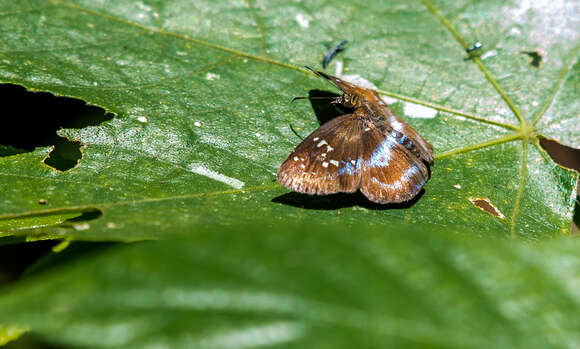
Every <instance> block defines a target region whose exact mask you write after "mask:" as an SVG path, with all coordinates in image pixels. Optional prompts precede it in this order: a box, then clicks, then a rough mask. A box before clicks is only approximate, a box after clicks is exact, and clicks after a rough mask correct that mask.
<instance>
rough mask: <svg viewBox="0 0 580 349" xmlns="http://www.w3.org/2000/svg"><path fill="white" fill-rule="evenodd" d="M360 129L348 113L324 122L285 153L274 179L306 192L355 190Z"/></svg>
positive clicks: (326, 192)
mask: <svg viewBox="0 0 580 349" xmlns="http://www.w3.org/2000/svg"><path fill="white" fill-rule="evenodd" d="M361 132H362V122H361V120H360V119H358V118H354V117H353V115H352V114H346V115H342V116H339V117H337V118H334V119H332V120H330V121H328V122H327V123H325V124H324V125H322V126H320V127H319V128H318V129H316V130H315V131H314V132H312V133H311V134H310V135H309V136H308V137H306V138H305V139H304V141H302V143H300V145H298V147H296V149H295V150H294V151H293V152H292V153H291V154H290V156H288V158H287V159H286V161H284V163H283V164H282V165H281V166H280V169H279V170H278V182H280V184H282V185H283V186H285V187H286V188H288V189H291V190H293V191H297V192H300V193H306V194H333V193H339V192H346V193H351V192H354V191H356V190H357V189H358V188H359V186H360V178H361V165H362V164H361V161H360V160H358V153H359V137H360V135H361Z"/></svg>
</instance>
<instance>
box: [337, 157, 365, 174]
mask: <svg viewBox="0 0 580 349" xmlns="http://www.w3.org/2000/svg"><path fill="white" fill-rule="evenodd" d="M342 163H344V167H342V168H341V169H340V170H338V174H339V175H344V174H345V173H346V174H348V175H349V176H352V175H353V174H355V173H356V172H358V171H359V170H360V165H361V163H362V159H361V158H358V159H357V160H356V163H355V164H353V163H352V160H351V159H349V160H348V161H342Z"/></svg>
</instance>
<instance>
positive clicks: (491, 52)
mask: <svg viewBox="0 0 580 349" xmlns="http://www.w3.org/2000/svg"><path fill="white" fill-rule="evenodd" d="M493 56H497V50H491V51H487V52H486V53H484V54H482V55H481V59H486V58H490V57H493Z"/></svg>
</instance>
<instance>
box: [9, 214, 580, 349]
mask: <svg viewBox="0 0 580 349" xmlns="http://www.w3.org/2000/svg"><path fill="white" fill-rule="evenodd" d="M249 231H251V233H250V232H249ZM579 248H580V244H579V241H570V240H568V239H564V240H559V241H552V242H549V243H545V244H541V245H531V246H530V245H525V244H519V243H516V244H514V243H513V242H511V241H497V240H483V239H475V238H469V239H467V238H461V235H459V234H449V233H447V234H446V233H444V232H443V231H441V230H439V229H435V230H433V228H432V227H429V226H428V227H425V226H421V228H420V229H418V228H414V229H410V228H409V227H408V226H397V225H394V226H391V227H390V229H384V228H383V229H376V228H375V229H368V228H367V229H362V230H361V231H360V232H358V233H357V234H353V233H352V232H349V231H348V230H344V229H341V230H338V229H328V228H325V227H323V226H309V227H302V229H301V228H300V227H298V228H297V227H296V226H295V225H291V226H289V227H283V228H281V229H279V230H278V231H277V232H276V233H273V232H270V231H268V230H267V229H264V228H263V227H261V228H259V229H255V228H254V229H252V228H250V229H241V228H240V227H238V229H233V231H231V232H224V229H217V230H209V231H206V232H203V233H199V234H195V235H194V236H193V239H192V240H186V241H179V240H178V241H154V242H144V243H140V244H133V245H117V247H113V248H110V249H108V250H106V251H104V252H103V251H101V252H100V253H96V252H95V253H92V254H89V255H87V254H85V256H84V258H81V259H80V260H78V261H77V262H76V263H75V262H74V258H73V259H72V261H73V262H71V261H68V262H67V263H64V264H60V266H57V267H54V268H52V269H50V268H49V269H48V270H45V271H44V272H38V273H35V274H32V275H30V276H29V277H28V278H27V279H25V280H22V281H21V282H20V283H19V284H17V285H13V286H12V287H11V288H10V289H9V290H7V291H8V293H6V292H4V293H3V294H2V296H1V297H0V322H9V323H12V324H18V325H19V326H23V327H26V328H29V329H30V331H31V333H32V334H35V335H37V336H39V338H44V341H47V342H50V343H57V344H60V345H62V346H65V347H94V348H96V347H99V348H101V347H102V348H104V347H115V348H193V347H195V348H198V347H200V348H206V347H207V348H254V347H269V348H290V347H292V348H385V347H392V348H409V347H445V348H449V347H457V348H473V347H479V348H548V347H558V348H565V347H569V348H576V347H578V345H580V336H579V335H578V334H579V333H580V331H579V329H580V317H578V309H579V307H580V299H579V298H578V290H577V286H578V283H579V282H580V274H579V272H578V270H580V257H579V256H578V249H579ZM71 252H74V246H73V247H71V248H70V250H65V252H63V253H64V254H67V253H71ZM61 257H63V256H61Z"/></svg>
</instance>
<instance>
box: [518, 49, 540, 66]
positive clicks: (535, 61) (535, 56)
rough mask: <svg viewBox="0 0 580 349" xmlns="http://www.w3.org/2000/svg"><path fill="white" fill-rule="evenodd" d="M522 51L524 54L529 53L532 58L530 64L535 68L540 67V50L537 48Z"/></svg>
mask: <svg viewBox="0 0 580 349" xmlns="http://www.w3.org/2000/svg"><path fill="white" fill-rule="evenodd" d="M520 53H522V54H526V55H528V56H529V57H530V58H531V60H530V65H531V66H532V67H534V68H539V67H540V66H541V65H542V59H543V57H542V54H541V53H540V51H538V50H535V51H521V52H520Z"/></svg>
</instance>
